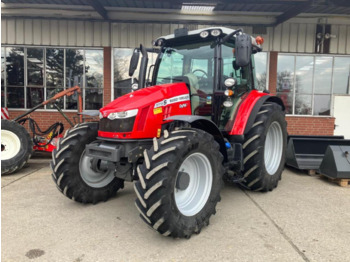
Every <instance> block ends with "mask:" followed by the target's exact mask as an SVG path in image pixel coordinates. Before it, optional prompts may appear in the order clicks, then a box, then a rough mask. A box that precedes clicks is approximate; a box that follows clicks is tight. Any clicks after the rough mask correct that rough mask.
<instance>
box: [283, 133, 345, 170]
mask: <svg viewBox="0 0 350 262" xmlns="http://www.w3.org/2000/svg"><path fill="white" fill-rule="evenodd" d="M331 145H332V146H350V140H345V139H344V137H342V136H290V137H289V139H288V145H287V152H286V164H287V165H288V166H292V167H295V168H297V169H301V170H318V169H319V167H320V165H321V162H322V160H323V158H324V155H325V153H326V150H327V147H328V146H331Z"/></svg>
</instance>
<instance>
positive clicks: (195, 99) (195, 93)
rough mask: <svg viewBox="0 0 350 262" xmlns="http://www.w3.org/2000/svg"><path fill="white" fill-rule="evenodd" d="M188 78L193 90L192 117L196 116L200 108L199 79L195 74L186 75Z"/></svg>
mask: <svg viewBox="0 0 350 262" xmlns="http://www.w3.org/2000/svg"><path fill="white" fill-rule="evenodd" d="M185 76H186V77H187V78H188V81H189V84H190V89H191V108H192V115H194V112H195V110H196V109H197V107H198V106H199V96H198V91H197V90H198V89H199V84H198V77H197V76H196V75H195V74H193V73H188V74H186V75H185Z"/></svg>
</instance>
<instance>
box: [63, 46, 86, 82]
mask: <svg viewBox="0 0 350 262" xmlns="http://www.w3.org/2000/svg"><path fill="white" fill-rule="evenodd" d="M83 70H84V51H83V50H78V49H66V87H67V88H70V87H73V86H76V85H77V86H80V87H82V85H83Z"/></svg>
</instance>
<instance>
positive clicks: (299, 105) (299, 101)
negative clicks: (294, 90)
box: [294, 94, 312, 115]
mask: <svg viewBox="0 0 350 262" xmlns="http://www.w3.org/2000/svg"><path fill="white" fill-rule="evenodd" d="M311 100H312V95H300V94H296V95H295V109H294V114H295V115H311V114H312V102H311Z"/></svg>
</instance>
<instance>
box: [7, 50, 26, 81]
mask: <svg viewBox="0 0 350 262" xmlns="http://www.w3.org/2000/svg"><path fill="white" fill-rule="evenodd" d="M23 57H24V50H23V48H21V47H7V48H6V77H7V86H10V85H12V86H23V85H24V59H23Z"/></svg>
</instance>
